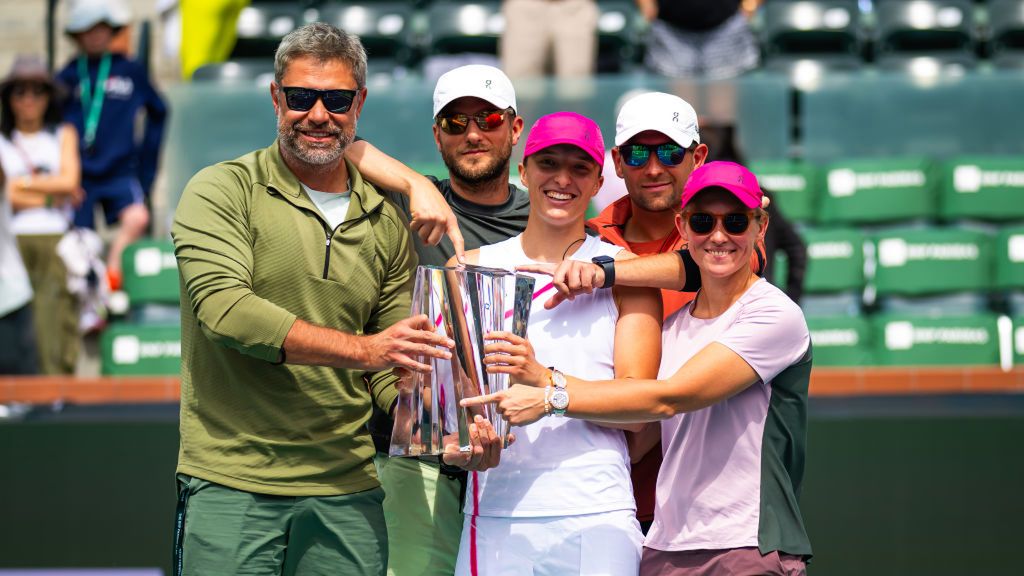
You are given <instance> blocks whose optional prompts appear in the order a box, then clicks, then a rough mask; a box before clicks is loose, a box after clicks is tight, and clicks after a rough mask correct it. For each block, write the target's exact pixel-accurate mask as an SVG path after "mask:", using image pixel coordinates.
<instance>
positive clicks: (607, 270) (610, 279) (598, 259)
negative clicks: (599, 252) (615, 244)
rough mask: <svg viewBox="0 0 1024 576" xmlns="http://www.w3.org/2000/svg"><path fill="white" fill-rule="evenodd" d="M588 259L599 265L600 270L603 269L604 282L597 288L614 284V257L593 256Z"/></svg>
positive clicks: (609, 286)
mask: <svg viewBox="0 0 1024 576" xmlns="http://www.w3.org/2000/svg"><path fill="white" fill-rule="evenodd" d="M590 261H591V262H593V263H594V264H597V265H598V266H600V267H601V270H604V283H603V284H601V286H599V288H611V287H612V286H615V258H612V257H611V256H594V257H593V258H591V259H590Z"/></svg>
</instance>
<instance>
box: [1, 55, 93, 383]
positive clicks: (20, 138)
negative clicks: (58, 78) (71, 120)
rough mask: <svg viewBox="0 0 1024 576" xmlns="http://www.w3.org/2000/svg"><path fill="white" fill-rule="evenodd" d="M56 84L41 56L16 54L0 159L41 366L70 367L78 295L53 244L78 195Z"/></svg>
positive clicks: (7, 83) (73, 153) (74, 140)
mask: <svg viewBox="0 0 1024 576" xmlns="http://www.w3.org/2000/svg"><path fill="white" fill-rule="evenodd" d="M58 99H59V92H58V89H57V85H56V84H55V83H54V81H53V79H52V77H51V76H50V73H49V71H48V70H47V69H46V64H45V63H44V62H43V61H42V59H41V58H38V57H36V56H18V57H17V58H16V59H15V61H14V66H13V67H12V68H11V71H10V73H9V74H8V75H7V78H6V79H5V80H4V81H3V83H2V84H0V165H3V168H4V172H5V173H6V174H7V176H8V178H10V204H11V207H12V208H13V210H14V216H13V218H12V220H11V222H10V226H11V232H13V233H14V234H16V235H17V236H18V247H19V249H20V251H21V258H22V261H23V262H24V263H25V266H26V268H27V269H28V274H29V278H30V279H31V281H32V289H33V292H34V294H35V296H34V298H33V300H32V316H33V319H34V321H35V334H36V336H37V337H38V343H37V346H36V348H37V350H38V352H39V368H40V371H41V372H42V373H43V374H74V372H75V365H76V363H77V360H78V348H79V334H78V301H77V299H76V297H75V296H74V295H73V294H72V293H71V291H70V290H69V289H68V271H67V268H66V267H65V265H64V262H63V260H61V258H60V256H59V255H58V253H57V244H58V243H59V242H60V241H61V238H63V236H64V233H65V232H67V231H68V228H69V227H70V225H71V219H72V216H73V214H74V205H75V204H77V203H79V202H80V201H81V197H82V191H81V187H80V179H79V178H80V176H79V161H78V133H77V132H76V131H75V128H74V126H71V125H70V124H63V123H61V113H60V103H59V101H58Z"/></svg>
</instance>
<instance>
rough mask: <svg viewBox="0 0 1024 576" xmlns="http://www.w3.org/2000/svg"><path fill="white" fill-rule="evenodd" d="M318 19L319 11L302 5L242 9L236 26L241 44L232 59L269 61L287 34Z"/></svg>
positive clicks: (257, 4) (271, 4)
mask: <svg viewBox="0 0 1024 576" xmlns="http://www.w3.org/2000/svg"><path fill="white" fill-rule="evenodd" d="M317 18H318V13H317V11H316V9H315V8H307V7H304V6H303V4H302V3H299V2H254V3H252V4H251V5H249V6H246V7H245V8H243V9H242V12H241V13H240V14H239V15H238V24H237V26H236V32H237V36H238V37H237V40H236V41H235V47H234V49H233V50H232V51H231V59H232V60H235V59H241V58H267V59H270V60H271V61H273V58H274V51H275V50H277V45H278V44H279V43H280V42H281V38H283V37H284V36H285V35H286V34H288V33H289V32H291V31H292V30H294V29H296V28H298V27H299V26H302V25H303V24H305V23H307V22H314V21H316V20H317Z"/></svg>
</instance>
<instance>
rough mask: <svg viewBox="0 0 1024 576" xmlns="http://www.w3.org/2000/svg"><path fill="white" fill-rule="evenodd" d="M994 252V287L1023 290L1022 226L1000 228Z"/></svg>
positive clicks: (1023, 239) (1023, 244)
mask: <svg viewBox="0 0 1024 576" xmlns="http://www.w3.org/2000/svg"><path fill="white" fill-rule="evenodd" d="M995 252H996V256H995V259H996V278H995V287H996V288H997V289H999V290H1014V291H1018V290H1020V291H1024V226H1012V227H1008V228H1003V229H1001V230H1000V231H999V233H998V234H997V235H996V239H995Z"/></svg>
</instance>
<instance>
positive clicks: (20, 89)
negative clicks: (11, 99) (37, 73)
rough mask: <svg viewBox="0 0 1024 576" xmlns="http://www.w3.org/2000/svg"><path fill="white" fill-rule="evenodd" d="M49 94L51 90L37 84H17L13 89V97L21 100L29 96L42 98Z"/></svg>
mask: <svg viewBox="0 0 1024 576" xmlns="http://www.w3.org/2000/svg"><path fill="white" fill-rule="evenodd" d="M48 93H49V90H48V89H47V87H46V86H45V85H43V84H37V83H35V82H26V83H20V84H15V85H14V86H12V87H11V96H15V97H17V98H21V97H22V96H27V95H29V94H31V95H32V96H42V95H43V94H48Z"/></svg>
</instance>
